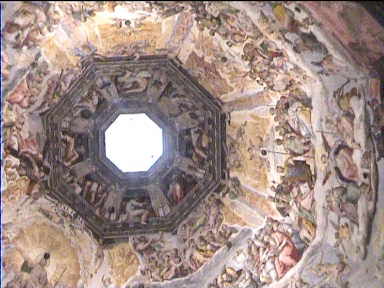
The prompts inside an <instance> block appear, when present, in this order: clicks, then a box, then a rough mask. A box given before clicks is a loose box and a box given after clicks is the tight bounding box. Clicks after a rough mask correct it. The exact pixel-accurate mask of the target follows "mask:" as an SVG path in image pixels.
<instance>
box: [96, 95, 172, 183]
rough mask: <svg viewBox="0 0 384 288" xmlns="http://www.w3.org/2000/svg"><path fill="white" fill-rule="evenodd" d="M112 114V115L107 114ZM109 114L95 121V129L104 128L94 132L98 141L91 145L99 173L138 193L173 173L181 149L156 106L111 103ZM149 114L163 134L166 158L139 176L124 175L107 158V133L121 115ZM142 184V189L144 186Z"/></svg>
mask: <svg viewBox="0 0 384 288" xmlns="http://www.w3.org/2000/svg"><path fill="white" fill-rule="evenodd" d="M106 110H108V112H105V111H106ZM106 110H105V111H102V113H100V115H99V117H97V118H96V119H95V126H96V127H100V128H97V129H95V130H94V131H93V137H94V139H97V141H92V142H91V143H90V149H89V151H92V152H93V151H97V153H90V156H91V158H92V159H94V161H95V163H96V165H97V167H98V169H99V171H102V172H101V173H103V174H104V175H110V177H111V179H113V180H114V182H122V183H123V184H128V183H129V185H130V187H131V188H132V189H137V188H139V187H141V186H142V185H144V184H148V183H150V182H151V181H153V180H154V179H155V178H157V177H161V176H162V175H163V174H164V173H167V172H168V171H169V168H168V169H167V167H171V163H172V161H173V160H174V157H175V153H174V151H175V150H176V149H177V135H176V130H175V128H174V127H173V126H172V124H171V123H169V121H168V120H167V118H166V117H165V115H163V114H162V113H161V112H160V111H159V110H158V109H157V107H156V105H154V104H150V103H142V102H139V101H130V100H124V101H119V102H115V103H111V104H110V105H108V107H106ZM138 113H144V114H146V115H147V116H148V117H149V118H150V119H151V120H152V121H153V122H155V123H156V124H157V125H158V126H159V127H160V128H161V129H162V130H163V154H162V155H161V156H160V158H159V159H158V160H157V161H156V162H155V163H154V164H153V165H152V166H151V167H150V168H149V169H148V170H147V171H138V172H123V171H121V170H120V169H119V168H118V167H116V165H115V164H113V162H112V161H111V160H109V159H108V157H106V153H105V131H106V130H107V129H108V127H109V126H110V125H111V124H112V122H113V121H115V120H116V119H117V117H118V116H119V115H121V114H138ZM140 184H141V185H140Z"/></svg>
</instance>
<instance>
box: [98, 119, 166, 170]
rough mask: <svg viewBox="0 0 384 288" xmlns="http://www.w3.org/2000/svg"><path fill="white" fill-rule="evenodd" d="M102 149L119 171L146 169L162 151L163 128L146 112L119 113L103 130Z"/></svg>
mask: <svg viewBox="0 0 384 288" xmlns="http://www.w3.org/2000/svg"><path fill="white" fill-rule="evenodd" d="M105 153H106V156H107V157H108V158H109V160H111V161H112V162H113V163H114V164H115V165H116V166H117V167H118V168H119V169H120V170H121V171H123V172H137V171H147V170H148V169H149V168H150V167H151V166H152V165H153V164H154V163H155V162H156V160H157V159H159V157H160V156H161V154H163V131H162V130H161V128H160V127H159V126H157V124H155V122H153V121H152V120H151V119H150V118H149V117H148V116H147V115H145V114H143V113H140V114H121V115H119V116H118V117H117V118H116V120H115V121H114V122H113V123H112V124H111V126H109V127H108V129H107V130H106V131H105Z"/></svg>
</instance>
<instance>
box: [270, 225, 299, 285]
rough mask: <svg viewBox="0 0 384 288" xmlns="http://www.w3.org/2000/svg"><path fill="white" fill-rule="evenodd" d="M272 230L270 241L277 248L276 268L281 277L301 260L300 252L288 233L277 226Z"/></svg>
mask: <svg viewBox="0 0 384 288" xmlns="http://www.w3.org/2000/svg"><path fill="white" fill-rule="evenodd" d="M271 232H272V233H271V235H270V236H269V241H270V244H272V248H273V249H276V253H277V255H276V258H275V268H276V272H277V276H278V278H279V279H280V278H281V277H283V276H284V275H285V273H287V272H288V270H289V269H291V268H292V267H293V266H294V265H296V263H297V262H298V261H299V260H300V253H299V251H298V250H297V248H296V247H295V245H294V244H293V242H292V240H291V238H290V237H289V236H288V235H287V234H285V233H283V232H280V231H278V230H276V229H275V228H272V231H271Z"/></svg>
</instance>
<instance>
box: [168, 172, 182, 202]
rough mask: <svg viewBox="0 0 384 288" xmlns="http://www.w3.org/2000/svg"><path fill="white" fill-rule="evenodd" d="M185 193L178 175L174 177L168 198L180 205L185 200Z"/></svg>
mask: <svg viewBox="0 0 384 288" xmlns="http://www.w3.org/2000/svg"><path fill="white" fill-rule="evenodd" d="M184 196H185V191H184V189H183V187H182V185H181V183H180V181H179V177H178V175H173V176H172V180H171V183H170V184H169V190H168V197H169V198H170V199H171V200H172V201H173V202H174V203H175V204H178V203H179V202H180V201H181V200H183V198H184Z"/></svg>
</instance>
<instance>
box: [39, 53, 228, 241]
mask: <svg viewBox="0 0 384 288" xmlns="http://www.w3.org/2000/svg"><path fill="white" fill-rule="evenodd" d="M127 67H155V68H156V67H158V68H156V69H159V67H161V68H160V69H167V73H168V75H171V77H172V82H173V83H175V84H176V85H179V86H182V87H183V88H184V90H185V91H186V93H187V94H192V95H193V97H194V99H196V101H200V102H202V103H204V105H205V107H206V109H208V110H210V111H211V112H212V119H213V122H214V124H213V126H214V128H215V129H214V131H213V132H214V135H213V136H212V141H213V144H212V145H213V149H214V156H213V158H212V159H211V161H213V163H214V165H213V168H214V172H213V175H212V177H211V178H210V179H203V180H204V181H201V183H199V185H198V187H197V188H198V190H199V191H198V192H199V193H189V194H187V195H186V196H185V198H184V199H183V201H182V202H181V203H179V204H178V205H177V207H176V208H177V209H172V210H171V212H170V213H169V214H168V215H166V216H164V217H157V218H156V217H155V218H150V219H149V220H150V221H149V222H148V223H147V224H141V223H114V222H110V221H106V220H103V218H101V217H100V216H98V215H96V214H95V213H94V208H93V206H92V205H91V204H90V203H88V202H87V201H86V200H85V199H83V198H81V197H80V196H78V195H75V193H74V191H73V189H71V188H70V187H69V185H68V184H67V183H66V182H65V181H64V180H63V177H62V175H63V174H64V172H65V170H64V168H63V165H61V164H60V160H61V158H60V157H61V156H60V155H63V151H62V149H63V148H62V147H61V146H62V145H61V136H60V131H61V129H62V128H61V121H62V120H63V119H64V118H65V116H66V115H67V114H68V113H70V111H71V109H72V107H73V106H74V105H76V103H78V102H79V101H80V99H81V97H83V96H84V95H85V94H86V93H87V91H88V90H89V89H90V87H91V86H92V85H93V84H94V83H95V79H96V77H98V76H99V75H107V76H108V75H113V73H118V72H117V71H121V70H122V69H127ZM151 69H152V68H151ZM126 96H127V95H122V96H121V97H122V98H123V100H122V99H120V100H119V101H112V102H108V103H107V104H105V103H104V104H103V105H101V106H102V107H101V109H102V112H103V113H101V114H104V115H106V114H109V113H110V112H112V113H115V114H114V115H115V116H116V115H118V114H120V113H122V112H123V113H124V112H131V111H133V110H129V109H128V106H126V107H125V108H122V107H123V106H124V103H125V105H128V104H129V106H130V107H134V106H135V107H136V108H135V109H138V108H139V107H140V101H136V102H135V101H131V102H129V100H127V99H128V98H132V99H137V98H141V97H146V95H141V93H132V94H131V95H129V96H133V97H126ZM144 106H147V107H151V108H150V109H149V108H148V109H145V108H143V107H141V108H142V109H141V110H140V109H138V110H135V113H140V112H143V113H146V114H147V115H148V116H149V117H150V118H151V119H152V120H154V121H155V122H156V123H157V124H160V125H159V126H161V127H162V129H164V130H163V131H166V133H164V134H166V135H167V136H166V137H165V138H166V139H170V141H169V142H172V141H173V142H172V145H174V146H172V147H176V149H178V145H179V143H178V139H177V137H175V134H174V131H176V130H175V127H173V126H172V125H171V123H169V122H167V117H166V116H165V115H164V114H162V113H161V112H160V111H159V110H158V109H156V107H155V106H156V105H155V106H154V107H152V106H151V105H150V103H146V105H144ZM104 112H105V113H104ZM101 114H100V115H101ZM109 115H110V114H109ZM42 116H43V124H44V128H45V131H46V135H47V138H48V139H50V143H49V145H47V146H48V147H47V153H46V155H47V159H48V162H49V163H50V165H51V170H50V173H49V179H48V186H49V187H50V189H49V194H48V196H49V197H51V198H53V199H56V200H57V201H60V202H63V203H64V204H67V205H69V206H70V207H72V208H73V209H74V210H75V211H76V212H77V213H78V214H79V216H81V218H82V219H83V220H84V224H85V225H86V227H87V228H88V229H89V231H90V232H91V233H92V234H93V236H94V237H95V238H96V239H98V240H99V241H100V242H102V243H113V242H116V241H121V240H126V239H128V237H129V236H130V235H133V234H142V233H155V232H159V231H164V232H171V231H175V229H177V227H178V225H179V224H180V223H181V222H182V221H183V220H185V218H186V217H187V216H188V214H189V213H190V212H191V211H192V210H193V209H194V208H195V207H196V206H197V205H198V204H199V203H200V201H201V200H202V199H204V198H205V197H206V196H207V195H208V194H209V193H215V192H218V191H221V190H222V189H223V187H224V184H223V183H224V181H223V180H224V179H225V177H226V176H227V175H228V171H227V167H226V155H225V153H224V151H225V150H224V149H223V147H224V146H225V145H226V144H225V141H226V114H225V113H223V112H222V109H221V102H220V100H219V99H217V98H215V97H213V96H212V95H210V93H209V92H208V91H207V90H206V89H204V88H203V87H202V86H200V85H199V83H198V82H197V81H196V80H194V79H193V78H192V77H191V76H190V75H189V74H188V73H187V71H186V70H185V69H183V68H182V67H181V64H180V62H179V61H178V59H177V58H175V59H171V58H169V57H168V56H166V55H156V56H141V57H140V58H139V59H135V58H134V57H126V56H118V57H108V58H107V57H100V56H97V57H96V56H94V57H91V58H89V59H87V60H86V61H84V62H83V63H82V71H81V75H80V76H79V77H78V78H77V79H76V80H75V81H74V82H72V83H71V85H70V86H69V88H68V89H67V91H66V93H65V94H64V95H63V96H62V97H61V98H60V100H59V101H58V102H57V103H56V104H55V105H54V106H53V107H52V108H51V109H49V110H48V111H46V112H44V113H43V114H42ZM102 118H103V117H101V116H100V117H96V118H95V119H94V120H95V124H96V125H95V126H96V127H97V125H98V124H100V121H101V122H102V120H101V119H102ZM111 119H113V116H108V117H106V119H104V120H109V121H111ZM112 121H113V120H112ZM103 129H104V130H105V129H106V126H105V125H104V126H103ZM100 132H101V129H95V130H93V131H92V133H91V134H89V135H88V137H89V138H88V145H89V148H90V149H89V155H88V156H89V158H90V159H91V161H92V162H94V163H95V165H96V166H97V167H98V168H99V170H98V171H97V174H98V175H99V176H101V178H103V180H106V181H109V183H113V182H116V181H118V182H119V183H127V182H129V183H130V185H133V186H136V187H141V186H142V185H143V184H144V183H147V182H148V181H147V182H146V181H144V182H143V181H135V180H134V179H133V178H132V177H131V178H130V177H129V176H125V175H121V174H120V175H119V171H114V170H113V168H112V169H111V167H109V166H108V162H107V163H105V162H106V161H103V160H102V159H101V158H102V157H100V155H101V154H102V153H100V152H102V150H101V148H100V147H102V146H103V145H102V144H103V140H102V137H101V134H100ZM102 134H103V133H102ZM175 138H176V139H175ZM172 139H173V140H172ZM169 142H166V143H167V145H169ZM167 145H165V146H164V147H166V146H167ZM96 148H97V149H96ZM165 152H166V153H165V155H164V154H163V156H164V157H163V159H161V160H160V159H159V160H160V161H158V163H156V164H155V165H154V166H156V167H159V166H162V165H163V164H162V163H166V162H167V159H172V152H171V150H169V149H167V148H165ZM103 155H105V154H103ZM108 161H109V160H108ZM170 162H172V160H170ZM154 166H153V169H150V170H151V171H149V173H148V174H149V175H150V176H151V175H152V176H151V177H153V179H155V178H157V179H159V178H161V177H163V176H162V175H166V174H167V173H169V171H171V169H173V168H175V167H174V166H173V164H172V165H170V167H169V169H165V170H162V169H156V167H154ZM108 167H109V168H108ZM115 168H116V167H115ZM176 168H177V167H176ZM156 171H158V172H156ZM147 172H148V171H147ZM156 173H158V174H157V176H159V177H156ZM134 178H135V179H140V177H134ZM144 178H145V177H142V178H141V179H144Z"/></svg>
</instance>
